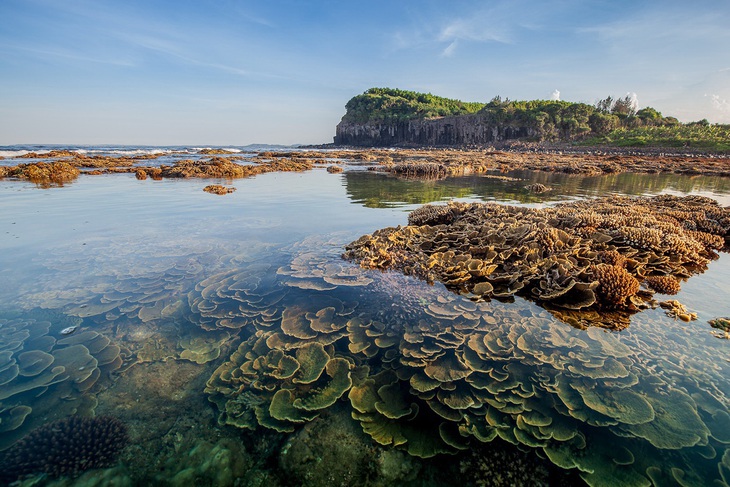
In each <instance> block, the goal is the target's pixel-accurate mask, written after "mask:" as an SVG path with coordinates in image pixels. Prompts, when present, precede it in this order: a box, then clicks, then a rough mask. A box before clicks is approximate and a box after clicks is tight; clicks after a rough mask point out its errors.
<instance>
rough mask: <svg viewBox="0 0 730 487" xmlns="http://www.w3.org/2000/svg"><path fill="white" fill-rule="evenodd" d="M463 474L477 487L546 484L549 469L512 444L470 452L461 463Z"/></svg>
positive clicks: (520, 486)
mask: <svg viewBox="0 0 730 487" xmlns="http://www.w3.org/2000/svg"><path fill="white" fill-rule="evenodd" d="M459 467H460V470H461V472H462V473H464V474H467V475H468V476H469V478H470V480H471V482H470V483H471V484H472V485H475V486H477V487H547V486H548V485H550V483H549V471H548V468H547V467H546V466H545V465H543V464H542V463H541V462H540V461H539V460H538V459H537V458H534V457H533V456H531V455H529V454H528V453H525V452H521V451H519V450H517V449H516V448H514V447H512V446H511V445H494V446H492V445H491V444H490V445H489V446H488V447H482V448H478V449H474V450H472V451H470V452H469V453H468V454H467V455H466V456H465V458H462V459H461V461H460V462H459Z"/></svg>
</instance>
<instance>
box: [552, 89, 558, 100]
mask: <svg viewBox="0 0 730 487" xmlns="http://www.w3.org/2000/svg"><path fill="white" fill-rule="evenodd" d="M550 99H551V100H554V101H560V91H558V89H557V88H556V89H555V91H553V92H552V94H551V95H550Z"/></svg>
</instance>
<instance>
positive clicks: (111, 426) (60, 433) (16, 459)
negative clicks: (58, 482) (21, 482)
mask: <svg viewBox="0 0 730 487" xmlns="http://www.w3.org/2000/svg"><path fill="white" fill-rule="evenodd" d="M128 442H129V436H128V434H127V428H126V426H125V425H124V424H123V423H121V422H120V421H119V420H117V419H116V418H113V417H110V416H99V417H95V418H88V417H82V416H71V417H68V418H64V419H61V420H58V421H54V422H52V423H47V424H45V425H43V426H41V427H40V428H38V429H36V430H34V431H33V432H31V433H30V434H28V435H27V436H26V437H24V438H23V439H22V440H20V441H19V442H18V443H16V444H15V445H14V446H13V447H12V448H11V449H9V450H7V451H6V452H4V456H3V459H2V467H3V468H2V476H3V477H5V478H7V479H11V480H12V479H16V478H18V477H21V476H24V475H28V474H35V473H41V472H43V473H46V474H48V475H50V476H51V477H60V476H71V477H74V476H77V475H78V474H80V473H81V472H84V471H86V470H90V469H94V468H103V467H110V466H112V465H113V464H114V462H115V461H116V459H117V457H118V456H119V453H120V452H121V451H122V450H123V449H124V447H125V446H127V443H128Z"/></svg>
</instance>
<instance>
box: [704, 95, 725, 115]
mask: <svg viewBox="0 0 730 487" xmlns="http://www.w3.org/2000/svg"><path fill="white" fill-rule="evenodd" d="M705 96H706V97H708V96H709V98H710V103H711V104H712V108H713V109H715V110H717V111H719V112H722V113H730V101H728V100H726V99H725V98H721V97H720V95H705Z"/></svg>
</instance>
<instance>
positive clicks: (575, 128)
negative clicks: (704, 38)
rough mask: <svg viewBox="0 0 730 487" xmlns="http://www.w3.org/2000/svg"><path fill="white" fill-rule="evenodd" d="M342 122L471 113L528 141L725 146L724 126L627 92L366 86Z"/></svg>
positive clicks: (728, 128)
mask: <svg viewBox="0 0 730 487" xmlns="http://www.w3.org/2000/svg"><path fill="white" fill-rule="evenodd" d="M346 109H347V112H346V113H345V116H344V117H343V118H342V121H343V122H345V123H356V124H394V123H400V122H407V121H410V120H423V119H435V118H440V117H446V116H460V115H475V116H476V118H477V119H478V122H479V123H481V124H487V125H492V126H495V127H514V128H520V129H526V130H524V131H523V133H530V134H531V139H532V140H538V141H580V142H582V143H585V144H590V145H612V146H622V147H637V146H638V147H652V146H656V147H674V148H688V147H690V148H696V149H702V150H711V151H720V152H726V151H730V143H729V142H728V140H730V125H713V124H710V123H708V122H707V121H706V120H702V121H699V122H692V123H688V124H682V123H680V122H679V121H678V120H677V119H676V118H674V117H665V116H663V115H662V114H661V113H660V112H659V111H657V110H656V109H654V108H652V107H645V108H641V109H638V107H637V106H636V102H635V100H634V99H632V98H631V97H630V96H625V97H623V98H613V97H610V96H609V97H607V98H604V99H602V100H599V101H598V102H596V103H595V104H594V105H589V104H586V103H575V102H568V101H560V100H531V101H515V100H509V99H505V100H502V98H501V97H499V96H497V97H494V98H493V99H492V100H491V101H489V102H488V103H467V102H462V101H460V100H452V99H448V98H443V97H439V96H435V95H432V94H430V93H428V94H425V93H417V92H414V91H405V90H398V89H391V88H371V89H369V90H367V91H365V92H364V93H363V94H361V95H357V96H355V97H353V98H352V99H351V100H350V101H349V102H347V105H346Z"/></svg>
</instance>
